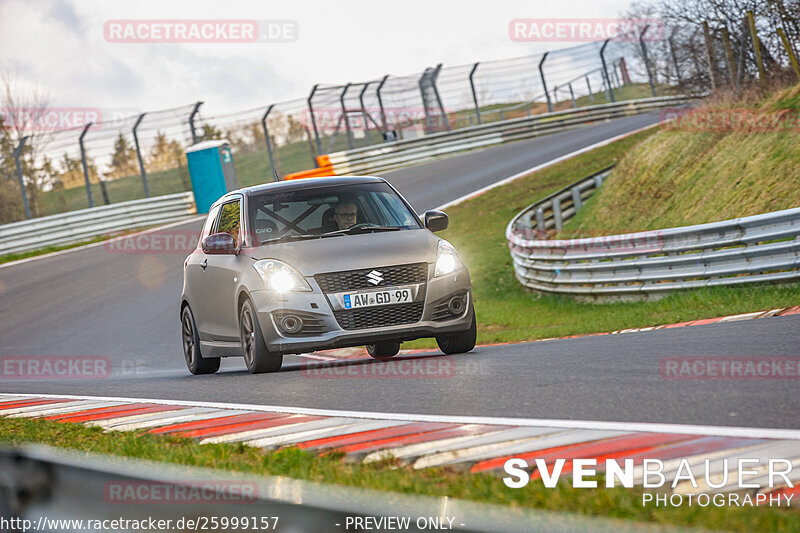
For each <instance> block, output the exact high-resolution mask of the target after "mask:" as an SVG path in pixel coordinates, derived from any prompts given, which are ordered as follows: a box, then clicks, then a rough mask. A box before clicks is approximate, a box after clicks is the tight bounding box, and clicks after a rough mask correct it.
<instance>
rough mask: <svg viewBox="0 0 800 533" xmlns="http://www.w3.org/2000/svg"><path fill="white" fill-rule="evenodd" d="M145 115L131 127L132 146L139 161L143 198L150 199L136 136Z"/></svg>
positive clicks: (140, 116)
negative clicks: (134, 147)
mask: <svg viewBox="0 0 800 533" xmlns="http://www.w3.org/2000/svg"><path fill="white" fill-rule="evenodd" d="M146 114H147V113H142V114H141V115H139V118H137V119H136V124H134V125H133V144H134V145H135V146H136V157H137V158H138V159H139V172H140V173H141V174H142V185H144V197H145V198H150V188H149V187H148V186H147V171H146V170H145V168H144V159H142V149H141V147H140V146H139V136H138V135H137V134H136V128H138V127H139V124H141V123H142V119H143V118H144V116H145V115H146Z"/></svg>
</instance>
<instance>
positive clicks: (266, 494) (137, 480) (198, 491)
mask: <svg viewBox="0 0 800 533" xmlns="http://www.w3.org/2000/svg"><path fill="white" fill-rule="evenodd" d="M497 482H498V483H501V481H500V480H498V481H497ZM382 517H384V518H389V519H390V520H391V522H390V523H387V522H386V521H385V520H384V521H383V522H381V521H380V519H381V518H382ZM9 518H17V519H21V520H29V521H30V523H31V525H32V527H30V528H29V529H28V531H32V530H34V529H36V530H38V531H88V530H92V531H93V530H97V528H94V527H86V526H87V525H88V524H87V522H88V521H89V520H91V521H104V520H106V521H111V520H119V521H120V522H119V523H123V522H121V521H122V520H128V521H143V522H144V523H145V524H147V523H148V521H149V520H154V521H158V520H171V525H169V526H167V525H161V526H153V525H150V527H135V526H133V525H132V524H130V523H128V526H127V527H123V526H119V527H114V526H113V525H111V526H109V527H105V526H104V527H102V528H100V529H101V530H120V531H125V530H154V529H156V528H158V529H161V530H166V531H198V530H199V531H205V530H211V531H214V530H219V531H286V532H289V531H291V532H295V533H297V532H314V533H318V532H341V531H390V530H394V531H431V530H436V529H447V530H452V531H472V532H482V531H486V532H489V531H492V532H495V531H496V532H518V531H532V532H534V531H547V532H550V531H552V532H568V531H589V530H591V531H603V532H609V533H625V532H634V531H679V530H685V529H684V528H677V527H676V528H670V527H669V526H664V525H656V524H646V523H641V522H627V521H622V520H616V519H611V518H605V517H597V516H580V515H572V514H567V513H559V512H552V511H545V510H533V509H520V508H514V507H510V506H501V505H492V504H484V503H479V502H474V501H465V500H458V499H454V498H449V497H447V496H443V497H438V498H436V497H429V496H416V495H410V494H400V493H393V492H386V491H375V490H367V489H359V488H354V487H346V486H333V485H325V484H321V483H314V482H310V481H302V480H297V479H291V478H286V477H277V476H253V475H247V474H242V473H237V472H226V471H224V470H213V469H208V468H197V467H191V468H190V467H185V466H180V465H174V464H168V463H154V462H146V461H138V460H133V459H127V458H122V457H112V456H102V455H95V454H87V453H83V452H77V451H66V450H59V449H56V448H46V447H43V446H27V447H24V448H20V449H6V450H0V519H5V520H8V519H9ZM234 518H235V519H237V521H238V522H237V525H236V526H233V525H232V524H233V519H234ZM181 519H182V520H183V522H182V523H180V524H181V525H182V527H181V525H176V523H177V522H178V521H179V520H181ZM213 519H216V523H217V526H216V527H215V526H214V525H213V524H214V522H213V521H212V520H213ZM244 519H248V520H249V523H248V525H247V526H245V525H244V522H243V520H244ZM356 519H360V520H362V522H361V524H362V527H358V526H357V525H354V522H355V521H356ZM365 519H367V520H369V523H370V524H371V526H370V527H363V524H364V522H363V521H364V520H365ZM398 519H400V520H398ZM59 520H69V521H72V523H71V525H70V524H60V525H58V526H54V523H58V521H59ZM78 520H82V521H83V522H82V524H80V525H82V526H83V527H79V524H77V523H76V522H75V521H78ZM348 520H349V521H348ZM401 520H402V521H404V526H405V527H400V521H401ZM448 520H450V521H448ZM40 521H41V522H40ZM190 521H191V522H190ZM226 523H227V524H228V527H225V526H224V525H223V524H226ZM203 524H205V526H206V527H203ZM381 524H383V525H381ZM39 526H41V527H39ZM265 526H267V527H265ZM437 526H440V527H437ZM12 529H17V528H13V527H12ZM19 529H20V530H22V528H21V527H20V528H19Z"/></svg>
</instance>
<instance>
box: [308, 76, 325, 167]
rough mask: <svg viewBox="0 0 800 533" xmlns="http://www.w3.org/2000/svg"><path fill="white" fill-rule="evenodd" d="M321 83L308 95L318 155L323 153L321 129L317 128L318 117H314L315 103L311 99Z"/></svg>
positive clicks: (309, 112)
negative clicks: (320, 136)
mask: <svg viewBox="0 0 800 533" xmlns="http://www.w3.org/2000/svg"><path fill="white" fill-rule="evenodd" d="M318 87H319V84H316V85H314V87H313V88H312V89H311V94H309V95H308V100H307V102H308V114H309V115H311V125H312V126H313V127H314V139H315V141H316V146H317V155H322V143H320V141H319V130H318V129H317V119H316V118H315V117H314V105H313V104H312V103H311V100H312V99H313V98H314V93H316V92H317V88H318Z"/></svg>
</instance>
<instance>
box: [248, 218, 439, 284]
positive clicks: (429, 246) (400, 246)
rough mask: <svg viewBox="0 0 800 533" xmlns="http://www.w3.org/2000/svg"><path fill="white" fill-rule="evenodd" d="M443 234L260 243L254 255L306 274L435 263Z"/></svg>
mask: <svg viewBox="0 0 800 533" xmlns="http://www.w3.org/2000/svg"><path fill="white" fill-rule="evenodd" d="M439 240H440V238H439V237H437V236H436V235H434V234H433V233H432V232H431V231H429V230H427V229H418V230H400V231H385V232H376V233H362V234H356V235H342V236H340V237H325V238H321V239H309V240H306V241H295V242H287V243H278V244H267V245H264V246H259V247H258V248H256V249H254V250H253V252H252V254H251V255H252V257H253V258H254V259H257V260H258V259H278V260H279V261H284V262H286V263H289V264H290V265H291V266H293V267H294V268H296V269H297V270H299V271H300V273H301V274H302V275H303V276H314V275H316V274H320V273H323V272H338V271H341V270H360V269H364V268H379V267H385V266H391V265H404V264H409V263H433V262H434V261H436V252H437V249H438V244H439Z"/></svg>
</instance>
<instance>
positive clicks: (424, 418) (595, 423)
mask: <svg viewBox="0 0 800 533" xmlns="http://www.w3.org/2000/svg"><path fill="white" fill-rule="evenodd" d="M36 397H37V398H42V399H69V400H97V401H109V402H116V401H125V402H131V403H140V402H147V403H155V404H161V405H180V406H188V407H206V408H212V409H234V410H243V411H257V412H268V413H288V414H300V415H312V416H336V417H343V418H367V419H371V420H398V421H403V422H444V423H450V424H486V425H498V426H520V427H546V428H565V429H596V430H602V431H626V432H649V433H680V434H686V435H708V436H719V437H751V438H760V439H792V440H800V430H798V429H773V428H750V427H734V426H705V425H697V424H662V423H651V422H613V421H600V420H562V419H548V418H511V417H489V416H464V415H457V416H450V415H424V414H410V413H381V412H370V411H341V410H334V409H314V408H305V407H284V406H279V405H259V404H236V403H223V402H192V401H184V400H163V399H151V398H125V397H115V396H78V395H71V394H37V395H36Z"/></svg>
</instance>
